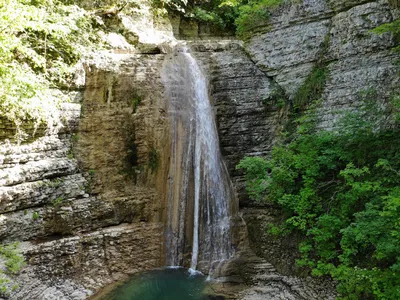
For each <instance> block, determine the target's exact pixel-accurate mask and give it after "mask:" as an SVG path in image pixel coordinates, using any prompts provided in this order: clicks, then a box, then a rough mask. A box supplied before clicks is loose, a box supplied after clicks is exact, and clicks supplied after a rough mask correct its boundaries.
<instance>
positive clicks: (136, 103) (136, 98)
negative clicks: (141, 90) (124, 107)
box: [131, 93, 142, 113]
mask: <svg viewBox="0 0 400 300" xmlns="http://www.w3.org/2000/svg"><path fill="white" fill-rule="evenodd" d="M131 102H132V103H131V104H132V109H133V113H135V112H136V110H137V108H138V106H139V105H140V103H141V102H142V97H141V96H139V95H137V94H136V93H135V94H134V95H133V96H132V99H131Z"/></svg>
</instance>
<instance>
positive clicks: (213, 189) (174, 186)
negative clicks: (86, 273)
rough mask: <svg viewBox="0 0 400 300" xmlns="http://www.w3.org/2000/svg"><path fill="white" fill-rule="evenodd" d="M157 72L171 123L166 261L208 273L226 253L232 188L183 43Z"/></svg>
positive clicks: (204, 90)
mask: <svg viewBox="0 0 400 300" xmlns="http://www.w3.org/2000/svg"><path fill="white" fill-rule="evenodd" d="M161 78H162V80H163V82H164V85H165V92H166V97H167V100H168V103H169V110H168V113H169V116H170V124H171V125H170V126H171V160H170V169H169V182H168V190H169V195H168V221H167V232H166V258H167V265H170V266H183V265H188V266H190V268H191V269H193V270H196V269H200V270H202V271H206V272H209V273H211V272H212V268H213V266H215V265H216V264H217V263H218V262H220V261H223V260H226V259H228V258H229V257H231V255H232V243H231V230H230V222H231V221H230V219H231V214H232V207H231V201H233V199H234V193H233V192H232V184H231V182H230V179H229V175H228V172H227V170H226V167H225V164H224V162H223V160H222V157H221V153H220V149H219V140H218V133H217V127H216V122H215V116H214V112H213V109H212V105H211V103H210V99H209V95H208V93H209V91H208V87H207V80H206V77H205V76H204V74H203V72H202V70H201V68H200V66H199V64H198V63H197V61H196V60H195V58H194V57H193V56H192V55H191V54H190V52H189V49H188V48H186V47H180V48H177V49H176V51H175V52H174V53H173V55H171V57H170V58H169V59H167V61H166V63H165V64H164V68H163V71H162V73H161ZM187 260H190V263H189V264H188V263H187Z"/></svg>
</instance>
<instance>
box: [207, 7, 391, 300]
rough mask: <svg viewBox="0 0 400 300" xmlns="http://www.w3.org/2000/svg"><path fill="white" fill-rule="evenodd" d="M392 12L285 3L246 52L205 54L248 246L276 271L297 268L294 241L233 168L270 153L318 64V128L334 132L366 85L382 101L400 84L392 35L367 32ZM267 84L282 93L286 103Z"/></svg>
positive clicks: (357, 102)
mask: <svg viewBox="0 0 400 300" xmlns="http://www.w3.org/2000/svg"><path fill="white" fill-rule="evenodd" d="M397 14H398V10H395V9H394V8H393V7H391V6H390V5H389V4H388V2H387V1H386V0H382V1H343V0H335V1H324V0H304V1H303V3H301V4H299V3H297V4H296V3H295V4H290V5H289V4H286V5H284V6H283V7H281V8H280V9H278V10H277V11H276V12H275V13H274V14H273V15H272V17H271V25H272V29H271V30H264V31H262V30H260V32H259V33H257V34H255V35H254V36H253V37H252V38H251V39H250V40H248V41H247V42H245V43H244V51H245V52H246V53H247V54H248V55H249V56H248V57H246V56H240V55H238V53H237V52H236V53H235V54H233V55H232V56H231V54H227V53H223V52H219V53H214V54H212V55H210V56H211V57H212V59H208V62H207V63H209V64H210V66H211V67H210V86H211V93H212V95H213V100H214V101H215V107H216V114H217V119H218V122H219V130H220V143H221V147H222V149H223V150H222V151H223V153H224V154H225V158H226V160H227V162H228V166H229V171H230V173H231V176H232V178H233V181H234V182H235V184H236V187H237V190H238V193H239V198H240V205H241V207H242V212H243V214H244V219H245V220H246V222H247V223H248V224H247V225H248V226H249V227H248V228H249V239H250V246H251V248H252V249H254V251H255V252H256V253H257V254H258V255H260V256H262V257H265V258H267V259H268V261H269V262H271V263H273V264H274V265H275V266H276V267H277V269H278V271H280V272H281V273H284V274H291V273H293V272H296V268H295V265H294V260H295V257H296V254H295V253H294V252H293V251H295V249H296V248H297V242H298V241H297V240H296V238H295V237H293V238H292V239H291V240H290V239H288V240H285V241H283V240H276V239H274V238H273V237H272V236H269V235H268V234H267V233H266V232H265V230H264V229H265V228H266V226H267V225H268V224H271V223H277V222H278V221H279V211H277V210H276V208H273V207H264V208H263V207H260V206H259V205H258V204H257V203H254V202H253V201H251V199H248V197H247V195H246V193H245V190H244V188H243V187H244V183H243V180H242V176H241V174H240V173H238V172H237V171H235V170H234V166H235V165H236V164H237V163H238V162H239V161H240V159H241V158H243V157H244V156H251V155H268V154H269V152H270V150H271V148H272V146H273V145H274V144H275V143H276V141H277V140H278V139H279V133H280V131H281V129H282V128H283V124H285V122H286V120H287V110H286V109H285V107H287V106H288V104H290V103H291V102H293V99H294V98H295V95H296V92H297V90H298V89H299V87H301V86H302V85H303V83H304V81H305V79H306V78H307V76H308V75H309V74H310V73H311V72H312V70H313V68H315V67H316V66H317V65H318V66H322V67H323V68H325V70H326V76H327V81H326V84H325V86H324V90H323V93H322V96H321V98H322V99H321V105H320V106H319V107H318V108H317V112H318V117H319V123H318V127H319V128H321V129H322V128H323V129H328V130H331V129H332V128H333V127H334V126H335V122H336V121H337V120H338V119H339V118H340V112H341V111H346V110H349V109H354V108H356V107H358V106H359V105H360V92H361V91H365V90H367V89H369V88H374V89H375V90H376V93H377V99H378V101H381V103H382V104H383V105H384V104H385V103H386V102H387V101H388V100H389V99H390V96H391V94H392V93H393V91H394V90H395V88H396V87H398V86H399V78H398V71H399V69H398V66H396V63H395V62H396V60H397V59H398V55H396V54H395V53H394V52H393V51H392V48H393V47H394V46H395V39H394V38H393V36H392V35H391V34H383V35H376V34H373V33H371V31H370V30H371V29H373V28H375V27H377V26H379V25H380V24H383V23H387V22H391V21H393V20H394V18H395V16H396V15H397ZM238 51H239V50H238ZM203 56H204V55H203ZM239 57H240V58H239ZM216 61H218V63H215V65H213V62H216ZM210 62H211V63H210ZM233 74H237V75H236V76H235V75H233ZM214 75H215V77H213V76H214ZM271 89H272V90H274V89H276V90H278V91H280V93H281V94H280V96H281V97H282V98H283V99H284V107H280V105H279V103H278V101H277V98H278V99H279V97H276V96H275V97H274V95H276V93H274V92H272V96H271ZM278 95H279V93H278ZM263 97H264V98H263ZM263 99H264V101H259V100H263ZM263 103H264V105H263ZM250 299H252V298H250Z"/></svg>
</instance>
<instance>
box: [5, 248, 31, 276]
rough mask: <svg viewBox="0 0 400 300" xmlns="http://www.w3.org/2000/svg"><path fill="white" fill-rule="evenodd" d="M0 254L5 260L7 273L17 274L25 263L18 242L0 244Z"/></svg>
mask: <svg viewBox="0 0 400 300" xmlns="http://www.w3.org/2000/svg"><path fill="white" fill-rule="evenodd" d="M0 256H1V257H2V258H3V259H4V260H5V265H6V273H8V274H17V273H18V272H19V271H20V270H21V268H22V267H23V266H24V265H25V259H24V256H23V255H22V254H21V252H20V250H19V243H12V244H8V245H0Z"/></svg>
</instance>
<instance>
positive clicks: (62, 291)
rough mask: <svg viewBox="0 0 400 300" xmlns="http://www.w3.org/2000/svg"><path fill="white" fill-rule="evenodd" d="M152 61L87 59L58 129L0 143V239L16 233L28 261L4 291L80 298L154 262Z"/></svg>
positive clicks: (159, 173)
mask: <svg viewBox="0 0 400 300" xmlns="http://www.w3.org/2000/svg"><path fill="white" fill-rule="evenodd" d="M162 62H163V57H162V56H157V55H150V56H141V55H117V54H115V55H114V54H108V55H105V56H99V57H97V58H96V59H95V60H93V61H87V65H86V86H85V90H84V91H81V90H78V91H76V93H78V94H79V93H80V94H81V97H80V98H81V99H83V101H82V102H77V103H74V104H65V107H64V113H65V118H64V120H65V121H66V124H65V126H64V128H63V129H62V130H61V131H59V133H58V134H52V135H44V136H42V137H39V138H37V139H36V140H34V141H33V142H29V143H25V144H21V145H17V144H13V143H10V142H4V143H2V144H1V145H0V153H1V156H0V159H1V161H2V164H1V167H0V199H1V202H0V213H1V215H0V240H1V242H2V243H6V242H14V241H19V242H21V249H22V250H23V252H24V255H25V257H26V259H27V262H28V266H27V267H26V268H24V270H23V271H22V273H21V274H20V275H19V276H18V278H17V282H18V283H19V284H20V289H18V290H17V291H16V293H14V294H13V295H12V297H13V298H15V299H33V298H34V299H54V297H55V296H57V297H59V299H85V298H86V297H87V296H88V295H90V294H92V293H93V291H97V290H98V289H99V288H101V287H103V286H105V285H106V284H109V283H111V282H113V281H115V280H119V279H121V278H123V277H124V276H127V275H129V274H133V273H136V272H140V271H143V270H148V269H152V268H155V267H158V266H160V265H161V264H162V243H161V242H160V241H161V240H162V231H163V228H162V223H161V215H162V206H163V199H164V198H163V196H164V191H163V187H164V177H165V168H164V166H163V165H162V164H161V163H157V168H154V166H155V165H154V164H155V161H154V159H155V158H154V157H153V161H152V163H153V165H150V161H149V160H150V155H149V153H151V152H152V151H153V153H157V155H156V156H157V157H156V158H157V159H158V160H160V161H165V157H164V156H165V155H168V151H163V145H165V144H168V141H167V140H166V139H167V137H168V135H167V134H165V131H166V129H167V128H168V125H167V118H166V117H164V115H163V114H164V111H165V110H164V108H163V106H162V104H163V101H162V99H163V98H162V96H161V94H162V85H161V83H160V82H159V70H160V69H161V64H162ZM132 151H133V152H134V153H133V154H134V155H133V154H132ZM133 157H134V159H133ZM32 295H34V296H32Z"/></svg>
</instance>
